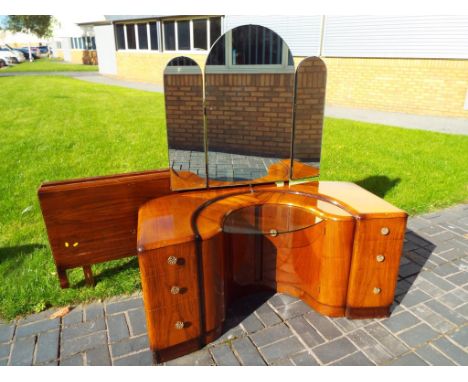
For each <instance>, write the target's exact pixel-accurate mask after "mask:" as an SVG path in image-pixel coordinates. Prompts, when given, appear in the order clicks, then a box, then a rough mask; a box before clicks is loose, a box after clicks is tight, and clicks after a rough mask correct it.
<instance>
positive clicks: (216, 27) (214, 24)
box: [210, 17, 221, 46]
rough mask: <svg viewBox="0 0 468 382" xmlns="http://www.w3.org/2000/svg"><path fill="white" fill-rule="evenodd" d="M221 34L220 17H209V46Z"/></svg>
mask: <svg viewBox="0 0 468 382" xmlns="http://www.w3.org/2000/svg"><path fill="white" fill-rule="evenodd" d="M219 36H221V17H211V18H210V46H212V45H213V44H214V43H215V41H216V40H217V39H218V38H219Z"/></svg>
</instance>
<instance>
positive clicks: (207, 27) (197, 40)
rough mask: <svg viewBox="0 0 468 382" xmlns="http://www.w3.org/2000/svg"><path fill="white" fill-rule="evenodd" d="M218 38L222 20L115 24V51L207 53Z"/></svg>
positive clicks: (198, 19) (201, 19) (204, 19)
mask: <svg viewBox="0 0 468 382" xmlns="http://www.w3.org/2000/svg"><path fill="white" fill-rule="evenodd" d="M161 33H162V34H161ZM220 35H221V17H210V18H206V17H205V18H194V19H188V18H187V19H183V20H167V21H160V22H158V21H148V22H141V23H140V22H133V23H130V24H116V25H115V41H116V49H117V50H123V49H132V50H133V49H135V50H152V51H159V50H165V51H198V50H203V51H207V50H208V49H209V48H210V46H211V45H212V43H213V42H214V41H216V40H217V39H218V37H219V36H220ZM160 39H161V43H160ZM160 45H161V46H160Z"/></svg>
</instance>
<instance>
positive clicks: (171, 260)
mask: <svg viewBox="0 0 468 382" xmlns="http://www.w3.org/2000/svg"><path fill="white" fill-rule="evenodd" d="M167 263H168V264H169V265H176V264H177V257H175V256H169V257H168V258H167Z"/></svg>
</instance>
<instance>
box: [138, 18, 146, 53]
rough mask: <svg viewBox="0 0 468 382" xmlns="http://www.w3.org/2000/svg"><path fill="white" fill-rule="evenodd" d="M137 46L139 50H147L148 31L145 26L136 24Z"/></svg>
mask: <svg viewBox="0 0 468 382" xmlns="http://www.w3.org/2000/svg"><path fill="white" fill-rule="evenodd" d="M138 45H139V49H148V31H147V29H146V24H138Z"/></svg>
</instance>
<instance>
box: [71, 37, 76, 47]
mask: <svg viewBox="0 0 468 382" xmlns="http://www.w3.org/2000/svg"><path fill="white" fill-rule="evenodd" d="M70 45H71V48H72V49H75V41H73V37H70Z"/></svg>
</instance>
